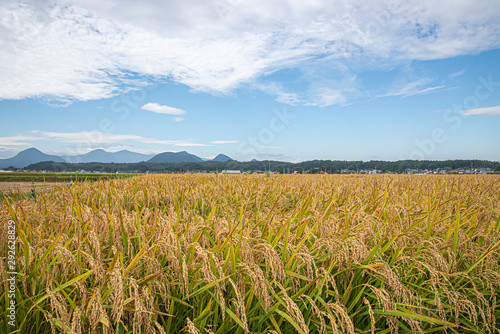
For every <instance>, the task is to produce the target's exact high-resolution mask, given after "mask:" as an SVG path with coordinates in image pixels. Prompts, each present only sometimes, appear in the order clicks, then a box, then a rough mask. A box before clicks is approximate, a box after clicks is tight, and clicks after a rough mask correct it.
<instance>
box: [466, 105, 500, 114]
mask: <svg viewBox="0 0 500 334" xmlns="http://www.w3.org/2000/svg"><path fill="white" fill-rule="evenodd" d="M459 112H460V113H461V114H463V115H500V105H499V106H493V107H485V108H476V109H468V110H462V111H459Z"/></svg>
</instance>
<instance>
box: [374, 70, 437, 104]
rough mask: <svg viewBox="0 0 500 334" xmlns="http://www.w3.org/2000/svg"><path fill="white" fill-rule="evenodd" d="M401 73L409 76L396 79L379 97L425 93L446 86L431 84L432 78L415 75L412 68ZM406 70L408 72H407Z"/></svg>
mask: <svg viewBox="0 0 500 334" xmlns="http://www.w3.org/2000/svg"><path fill="white" fill-rule="evenodd" d="M402 72H403V74H405V75H408V76H409V78H406V77H403V78H399V79H398V80H396V81H395V82H394V84H393V88H392V89H391V90H389V91H388V92H387V93H385V94H382V95H380V96H379V97H387V96H413V95H420V94H427V93H431V92H434V91H437V90H441V89H444V88H446V86H444V85H438V86H432V85H431V82H432V80H431V79H430V78H426V77H420V78H418V77H416V76H415V74H414V73H413V70H412V69H409V70H404V71H402ZM408 72H409V73H410V74H408Z"/></svg>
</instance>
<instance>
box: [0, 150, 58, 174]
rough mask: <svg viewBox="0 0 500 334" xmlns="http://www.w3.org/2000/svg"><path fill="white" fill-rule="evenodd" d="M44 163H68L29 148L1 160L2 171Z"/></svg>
mask: <svg viewBox="0 0 500 334" xmlns="http://www.w3.org/2000/svg"><path fill="white" fill-rule="evenodd" d="M42 161H55V162H66V161H65V160H64V159H63V158H61V157H58V156H57V155H49V154H45V153H43V152H41V151H39V150H37V149H36V148H34V147H32V148H28V149H27V150H24V151H21V152H19V153H18V154H17V155H16V156H14V157H12V158H8V159H0V169H2V168H7V167H9V166H13V167H16V168H24V167H26V166H28V165H31V164H36V163H37V162H42Z"/></svg>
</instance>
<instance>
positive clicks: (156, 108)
mask: <svg viewBox="0 0 500 334" xmlns="http://www.w3.org/2000/svg"><path fill="white" fill-rule="evenodd" d="M141 109H144V110H149V111H152V112H155V113H158V114H167V115H184V114H185V113H186V111H184V110H182V109H179V108H174V107H169V106H167V105H163V106H162V105H159V104H158V103H146V104H145V105H143V106H142V108H141ZM174 120H176V121H179V120H180V121H182V120H183V118H180V117H178V118H175V119H174Z"/></svg>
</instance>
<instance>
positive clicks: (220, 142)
mask: <svg viewBox="0 0 500 334" xmlns="http://www.w3.org/2000/svg"><path fill="white" fill-rule="evenodd" d="M236 143H238V141H237V140H214V141H211V142H210V144H236Z"/></svg>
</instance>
